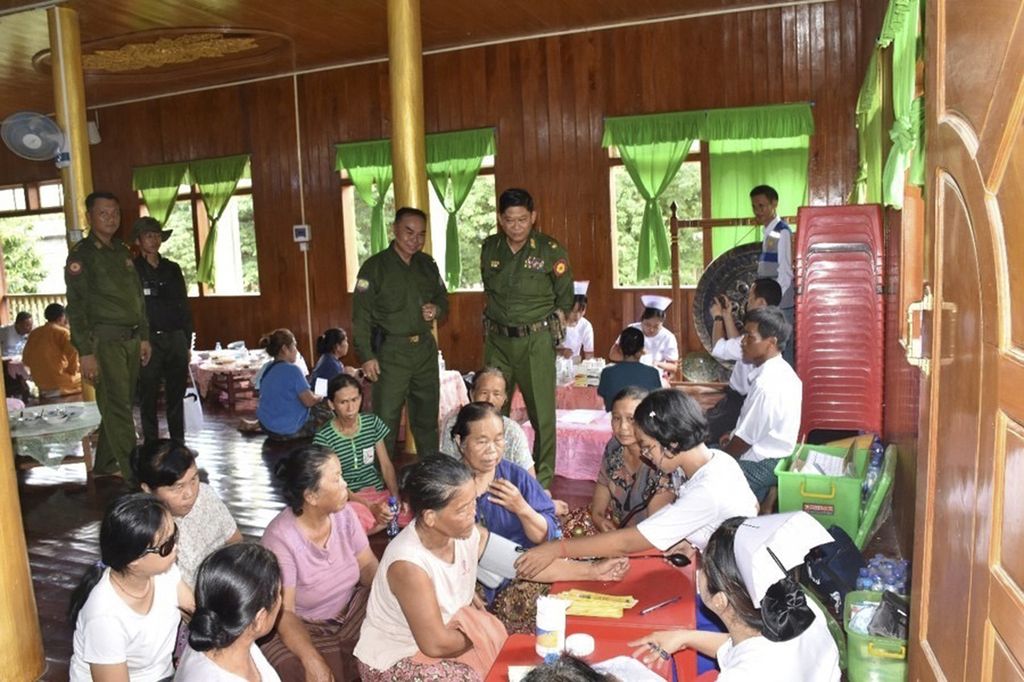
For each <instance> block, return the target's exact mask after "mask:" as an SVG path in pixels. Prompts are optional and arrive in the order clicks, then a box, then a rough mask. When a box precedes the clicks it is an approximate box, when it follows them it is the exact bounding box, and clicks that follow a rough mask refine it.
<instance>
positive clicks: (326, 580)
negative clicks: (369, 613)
mask: <svg viewBox="0 0 1024 682" xmlns="http://www.w3.org/2000/svg"><path fill="white" fill-rule="evenodd" d="M275 474H276V475H277V477H278V478H279V479H280V480H281V481H282V483H283V485H284V498H285V501H286V502H287V505H288V506H287V507H285V508H284V509H283V510H282V511H281V513H280V514H278V515H277V516H276V517H275V518H274V520H273V521H271V522H270V524H269V525H268V526H267V530H266V532H265V533H264V534H263V540H262V542H263V545H264V546H266V547H268V548H269V549H270V550H271V551H273V552H274V554H275V555H276V556H277V560H278V562H279V563H280V565H281V585H282V588H283V593H282V595H283V602H282V610H281V618H280V620H279V621H278V624H277V631H276V633H275V634H274V637H273V638H272V639H271V640H270V641H269V642H267V643H265V644H264V645H263V647H262V648H263V653H264V654H265V655H266V657H267V660H269V661H270V663H271V665H273V666H274V668H275V669H276V670H277V671H278V674H280V676H281V678H282V679H284V680H292V679H316V680H320V679H324V680H327V679H331V676H332V675H333V679H334V680H335V681H336V682H346V681H347V680H355V679H357V678H358V674H357V672H356V669H355V662H354V660H353V658H352V649H353V647H354V646H355V643H356V639H357V638H358V633H359V627H360V625H361V624H362V621H363V616H364V614H365V613H366V597H367V590H366V589H365V588H366V587H368V586H369V585H370V582H371V581H372V580H373V575H374V573H376V571H377V557H376V556H374V554H373V551H372V550H371V549H370V546H369V541H368V540H367V539H366V533H365V532H364V531H363V527H362V526H361V525H360V523H359V519H358V517H357V516H356V514H355V512H354V511H353V510H352V508H351V506H349V505H348V504H346V503H347V501H348V485H347V484H346V483H345V479H344V478H342V476H341V465H340V464H339V462H338V458H337V456H335V454H334V453H333V452H331V451H330V450H327V449H325V448H321V447H318V446H305V447H301V448H297V449H296V450H294V451H292V452H291V453H290V454H289V455H288V456H287V457H286V458H285V459H284V460H282V461H281V462H279V463H278V465H277V467H276V470H275Z"/></svg>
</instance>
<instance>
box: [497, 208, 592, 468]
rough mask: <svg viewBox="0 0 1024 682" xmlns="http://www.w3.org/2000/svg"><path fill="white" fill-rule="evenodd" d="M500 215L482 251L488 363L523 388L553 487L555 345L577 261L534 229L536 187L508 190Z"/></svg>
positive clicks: (538, 452) (537, 452)
mask: <svg viewBox="0 0 1024 682" xmlns="http://www.w3.org/2000/svg"><path fill="white" fill-rule="evenodd" d="M498 214H499V222H500V224H501V232H500V233H498V234H495V235H491V236H490V237H488V238H487V239H485V240H484V243H483V246H482V247H481V250H480V274H481V276H482V278H483V282H484V292H485V293H486V294H487V308H486V309H485V310H484V334H485V337H486V340H485V344H484V364H485V365H487V366H491V367H497V368H499V369H501V371H502V372H504V374H505V378H506V379H507V380H508V385H509V388H510V389H511V388H512V387H514V386H518V387H519V390H520V392H522V394H523V400H524V402H525V403H526V411H527V412H528V413H529V415H530V423H531V424H532V425H533V431H534V434H535V435H534V448H533V455H534V460H535V461H536V462H537V480H539V481H540V482H541V483H542V484H544V485H545V486H547V485H549V484H550V483H551V478H552V477H553V476H554V475H555V346H556V345H557V344H558V343H559V342H560V341H561V340H562V336H563V334H564V328H565V315H566V314H567V313H569V311H570V310H572V304H573V287H572V268H571V267H570V266H569V257H568V255H567V254H566V252H565V249H564V248H562V245H561V244H559V243H558V242H557V241H555V240H554V239H553V238H551V237H549V236H547V235H545V234H541V233H540V232H538V231H536V230H535V229H533V226H534V223H535V222H536V221H537V212H536V211H534V210H533V197H531V196H530V194H529V192H527V191H526V190H522V189H508V190H505V191H504V192H502V194H501V197H499V199H498ZM509 395H510V396H511V395H512V391H511V390H510V391H509ZM507 409H508V406H507V405H506V410H507Z"/></svg>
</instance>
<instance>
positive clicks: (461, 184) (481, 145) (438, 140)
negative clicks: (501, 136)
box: [426, 128, 494, 289]
mask: <svg viewBox="0 0 1024 682" xmlns="http://www.w3.org/2000/svg"><path fill="white" fill-rule="evenodd" d="M493 154H494V129H493V128H483V129H478V130H460V131H454V132H450V133H434V134H431V135H427V136H426V158H427V177H428V178H429V179H430V184H431V186H432V187H433V188H434V192H435V193H436V194H437V197H438V199H439V200H440V201H441V204H442V205H443V206H444V210H445V211H446V212H447V213H448V224H447V226H446V228H445V266H444V270H445V279H446V280H447V282H448V287H449V288H450V289H457V288H459V287H460V286H462V258H461V254H460V249H459V227H458V212H459V209H461V208H462V205H463V204H464V203H465V202H466V199H467V198H468V197H469V193H470V190H472V189H473V183H474V181H475V180H476V178H477V175H478V174H479V173H480V166H481V164H482V163H483V160H484V157H487V156H491V155H493Z"/></svg>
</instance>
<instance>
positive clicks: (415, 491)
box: [355, 408, 628, 682]
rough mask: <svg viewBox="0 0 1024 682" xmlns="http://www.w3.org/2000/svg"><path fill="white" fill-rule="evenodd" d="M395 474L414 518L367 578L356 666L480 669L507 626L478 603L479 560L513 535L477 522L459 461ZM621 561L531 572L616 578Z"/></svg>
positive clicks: (389, 672) (369, 678) (379, 672)
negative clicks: (368, 586)
mask: <svg viewBox="0 0 1024 682" xmlns="http://www.w3.org/2000/svg"><path fill="white" fill-rule="evenodd" d="M492 409H493V408H492ZM401 478H402V483H401V488H402V497H403V499H404V500H405V502H406V503H407V504H408V505H409V507H410V508H411V510H412V512H413V515H414V516H415V519H414V521H413V522H412V523H411V524H409V525H408V526H407V527H406V528H405V530H403V531H402V532H401V533H399V534H398V536H397V537H396V538H395V539H394V540H392V542H391V543H390V544H389V545H388V547H387V549H385V550H384V556H383V558H382V559H381V564H380V570H379V571H378V572H377V576H376V577H375V578H374V580H373V587H372V589H371V591H370V602H369V605H368V606H367V609H366V620H365V621H364V622H363V628H362V632H361V633H360V636H359V643H358V644H357V645H356V649H355V656H356V658H357V659H358V662H359V672H360V674H361V676H362V679H363V680H364V682H377V681H383V680H387V681H388V682H391V681H392V680H421V679H424V680H425V679H444V680H479V679H482V678H483V677H485V676H486V675H487V672H488V671H489V670H490V668H491V665H492V664H493V663H494V660H495V658H497V655H498V652H499V651H500V650H501V647H502V644H503V643H504V641H505V638H506V636H507V635H506V631H505V628H504V627H503V626H502V624H501V623H500V622H499V621H498V620H497V619H496V618H495V617H494V616H492V615H490V614H488V613H487V612H486V611H483V610H482V609H479V608H477V607H476V605H475V603H476V598H475V596H474V589H475V585H476V580H477V575H478V571H477V562H478V560H479V559H480V558H481V556H482V555H484V554H485V552H489V551H490V549H489V547H490V546H502V545H504V546H506V547H508V546H512V547H514V545H512V543H509V542H508V540H507V539H504V538H500V537H498V536H497V535H492V534H491V532H490V531H489V530H488V529H487V528H484V527H482V526H480V525H479V524H478V523H477V515H476V507H477V497H478V493H477V482H476V480H475V476H474V473H473V472H472V471H471V470H470V469H469V467H467V466H466V465H464V464H463V463H462V462H459V461H457V460H454V459H452V458H449V457H441V456H439V457H429V458H427V459H424V460H421V461H419V462H417V463H416V464H413V465H410V466H409V467H406V469H405V470H403V472H402V476H401ZM514 553H515V552H514V549H513V550H512V554H514ZM627 567H628V564H627V563H626V562H623V561H618V562H615V561H612V562H607V561H606V562H601V563H598V564H590V563H583V562H566V561H559V562H555V563H554V564H552V565H551V566H550V567H548V569H547V570H545V571H543V572H542V573H540V574H539V575H538V576H537V579H538V580H544V581H553V580H585V579H592V580H615V579H619V578H621V576H622V575H623V573H624V572H625V570H626V568H627ZM509 569H510V571H511V573H514V568H512V567H511V560H510V561H509Z"/></svg>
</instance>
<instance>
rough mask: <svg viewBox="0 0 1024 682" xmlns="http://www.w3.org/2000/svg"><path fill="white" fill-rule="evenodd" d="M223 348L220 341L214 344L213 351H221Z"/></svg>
mask: <svg viewBox="0 0 1024 682" xmlns="http://www.w3.org/2000/svg"><path fill="white" fill-rule="evenodd" d="M221 348H222V347H221V345H220V341H218V342H217V343H215V344H213V349H214V350H221Z"/></svg>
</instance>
